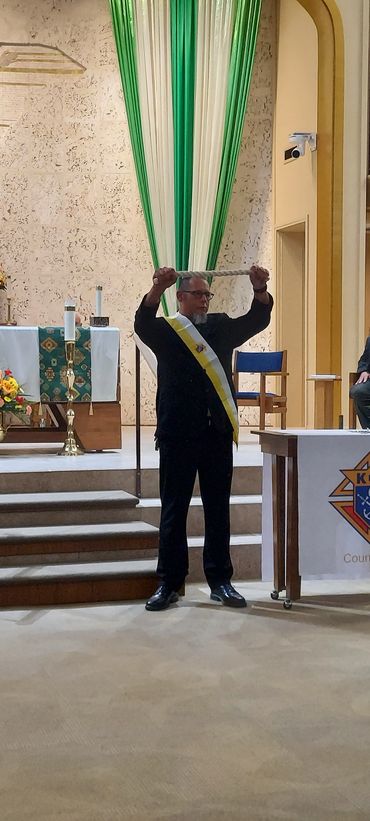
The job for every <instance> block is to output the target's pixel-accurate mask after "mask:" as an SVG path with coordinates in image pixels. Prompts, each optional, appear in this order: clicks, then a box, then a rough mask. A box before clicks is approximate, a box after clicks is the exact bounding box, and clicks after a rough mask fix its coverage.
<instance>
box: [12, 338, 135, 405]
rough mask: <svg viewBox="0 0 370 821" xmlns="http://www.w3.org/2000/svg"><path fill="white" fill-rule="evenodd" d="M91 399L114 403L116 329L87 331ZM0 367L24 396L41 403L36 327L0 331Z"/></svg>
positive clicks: (117, 341)
mask: <svg viewBox="0 0 370 821" xmlns="http://www.w3.org/2000/svg"><path fill="white" fill-rule="evenodd" d="M90 331H91V393H92V396H91V399H92V401H93V402H115V400H116V397H117V368H118V354H119V329H118V328H90ZM0 368H1V369H3V368H10V370H12V371H13V373H14V376H15V378H16V379H17V381H18V382H19V384H20V385H22V388H23V390H24V392H25V394H26V395H27V397H28V398H29V399H30V400H31V401H33V402H39V401H40V372H39V333H38V327H37V326H36V327H33V326H30V327H27V326H17V327H10V326H5V327H3V328H0Z"/></svg>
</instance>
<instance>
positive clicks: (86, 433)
mask: <svg viewBox="0 0 370 821" xmlns="http://www.w3.org/2000/svg"><path fill="white" fill-rule="evenodd" d="M47 407H48V406H47V405H46V406H45V408H47ZM66 407H67V406H66V404H62V403H61V404H58V405H55V404H53V405H51V406H50V410H51V412H52V415H53V418H54V420H55V422H56V424H55V425H53V426H51V425H47V426H46V427H45V428H41V427H39V426H33V425H11V426H10V427H9V428H8V432H7V434H6V441H7V442H8V443H13V442H14V443H18V442H24V443H25V444H27V443H31V442H39V443H40V444H41V443H48V442H63V441H64V440H65V438H66V436H67V423H66V416H65V411H66ZM90 407H91V409H92V412H91V410H90ZM73 410H74V412H75V424H74V430H75V434H76V438H77V439H78V441H79V442H80V444H81V445H82V447H83V449H84V450H116V449H118V448H120V447H121V444H122V440H121V406H120V403H119V402H94V403H93V405H92V406H90V403H89V402H84V403H83V402H76V403H75V404H74V405H73ZM49 418H50V417H49Z"/></svg>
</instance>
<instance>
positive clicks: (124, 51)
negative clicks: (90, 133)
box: [109, 0, 158, 268]
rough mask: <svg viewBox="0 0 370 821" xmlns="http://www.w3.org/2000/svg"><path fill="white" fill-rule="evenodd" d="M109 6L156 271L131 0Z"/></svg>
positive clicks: (114, 0)
mask: <svg viewBox="0 0 370 821" xmlns="http://www.w3.org/2000/svg"><path fill="white" fill-rule="evenodd" d="M109 4H110V8H111V12H112V21H113V33H114V37H115V41H116V47H117V56H118V64H119V69H120V73H121V81H122V88H123V94H124V98H125V104H126V113H127V120H128V126H129V131H130V138H131V146H132V152H133V156H134V162H135V169H136V176H137V181H138V186H139V193H140V198H141V204H142V207H143V211H144V218H145V223H146V228H147V232H148V238H149V245H150V251H151V254H152V259H153V264H154V267H155V268H158V252H157V245H156V238H155V233H154V226H153V218H152V207H151V202H150V195H149V186H148V176H147V170H146V162H145V152H144V142H143V133H142V125H141V114H140V102H139V89H138V82H137V63H136V46H135V25H134V14H133V8H132V0H109Z"/></svg>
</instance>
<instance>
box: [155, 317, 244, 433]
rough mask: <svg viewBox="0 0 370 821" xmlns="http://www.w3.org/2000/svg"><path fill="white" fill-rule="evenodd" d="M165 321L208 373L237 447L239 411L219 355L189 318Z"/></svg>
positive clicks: (170, 318)
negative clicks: (226, 416)
mask: <svg viewBox="0 0 370 821" xmlns="http://www.w3.org/2000/svg"><path fill="white" fill-rule="evenodd" d="M164 319H165V320H166V322H168V324H169V325H171V328H173V330H174V331H176V333H177V334H178V336H179V337H180V339H182V341H183V342H184V344H185V345H186V347H187V348H188V349H189V351H190V352H191V353H192V354H193V356H194V357H195V359H196V360H197V361H198V362H199V364H200V365H201V367H202V368H203V370H205V371H206V374H207V376H208V379H210V381H211V382H212V385H213V387H214V389H215V391H216V392H217V394H218V396H219V398H220V400H221V402H222V404H223V407H224V409H225V412H226V413H227V415H228V418H229V419H230V422H231V425H232V429H233V440H234V442H235V444H236V445H237V444H238V434H239V421H238V411H237V409H236V407H235V402H234V399H233V395H232V393H231V390H230V385H229V383H228V381H227V377H226V374H225V371H224V369H223V367H222V365H221V362H220V360H219V358H218V356H217V354H216V353H215V352H214V350H213V349H212V348H211V346H210V345H209V344H208V342H207V341H206V340H205V339H204V337H203V336H201V334H200V333H199V332H198V331H197V329H196V328H195V326H194V325H193V323H192V322H190V320H189V319H187V317H185V316H183V314H177V315H176V316H166V317H164ZM197 346H199V347H201V346H203V347H204V350H197Z"/></svg>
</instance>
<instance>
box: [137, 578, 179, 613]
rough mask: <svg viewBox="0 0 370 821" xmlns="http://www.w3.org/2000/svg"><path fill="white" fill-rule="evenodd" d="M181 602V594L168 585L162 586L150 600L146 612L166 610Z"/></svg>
mask: <svg viewBox="0 0 370 821" xmlns="http://www.w3.org/2000/svg"><path fill="white" fill-rule="evenodd" d="M178 600H179V594H178V593H176V592H175V591H174V590H171V589H170V588H169V587H167V585H165V584H160V585H159V587H158V590H156V591H155V593H153V595H152V596H151V597H150V599H148V601H147V603H146V605H145V610H166V608H167V607H169V606H170V604H174V602H176V601H178Z"/></svg>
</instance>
